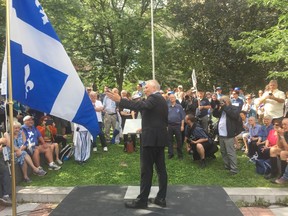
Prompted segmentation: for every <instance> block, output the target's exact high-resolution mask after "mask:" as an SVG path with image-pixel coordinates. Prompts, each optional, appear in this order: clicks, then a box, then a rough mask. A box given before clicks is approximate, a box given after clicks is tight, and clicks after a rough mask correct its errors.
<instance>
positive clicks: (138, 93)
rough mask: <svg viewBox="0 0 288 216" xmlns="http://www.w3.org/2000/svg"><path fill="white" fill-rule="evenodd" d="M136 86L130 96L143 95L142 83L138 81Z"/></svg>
mask: <svg viewBox="0 0 288 216" xmlns="http://www.w3.org/2000/svg"><path fill="white" fill-rule="evenodd" d="M136 88H137V90H136V91H134V92H133V93H132V97H133V96H134V95H139V96H140V97H141V98H142V97H144V94H143V90H142V84H140V83H138V84H137V87H136Z"/></svg>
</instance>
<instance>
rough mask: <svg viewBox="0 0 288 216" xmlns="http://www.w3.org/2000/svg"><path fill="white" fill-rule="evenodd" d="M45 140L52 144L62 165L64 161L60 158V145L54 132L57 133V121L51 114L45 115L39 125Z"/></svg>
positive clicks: (38, 127)
mask: <svg viewBox="0 0 288 216" xmlns="http://www.w3.org/2000/svg"><path fill="white" fill-rule="evenodd" d="M37 129H38V130H39V131H40V133H41V135H42V137H43V139H44V141H45V142H46V143H47V144H49V145H50V146H51V149H52V152H53V153H55V157H56V162H57V163H58V164H59V165H61V164H62V161H61V160H60V159H59V145H58V143H56V142H55V141H54V136H53V135H54V134H57V128H56V127H55V123H54V122H53V120H52V119H51V118H50V117H49V116H43V117H42V118H41V119H40V125H38V126H37Z"/></svg>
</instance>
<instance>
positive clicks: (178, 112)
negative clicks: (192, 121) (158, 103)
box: [168, 104, 185, 124]
mask: <svg viewBox="0 0 288 216" xmlns="http://www.w3.org/2000/svg"><path fill="white" fill-rule="evenodd" d="M184 118H185V113H184V110H183V107H182V106H181V105H179V104H175V105H174V106H172V105H171V104H170V105H169V106H168V124H171V123H172V124H181V122H182V121H183V120H184Z"/></svg>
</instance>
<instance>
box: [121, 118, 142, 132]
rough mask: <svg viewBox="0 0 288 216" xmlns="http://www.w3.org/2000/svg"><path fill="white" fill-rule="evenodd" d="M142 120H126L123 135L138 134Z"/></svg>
mask: <svg viewBox="0 0 288 216" xmlns="http://www.w3.org/2000/svg"><path fill="white" fill-rule="evenodd" d="M141 122H142V119H126V121H125V125H124V130H123V134H136V133H137V131H138V130H139V129H141V128H142V127H141Z"/></svg>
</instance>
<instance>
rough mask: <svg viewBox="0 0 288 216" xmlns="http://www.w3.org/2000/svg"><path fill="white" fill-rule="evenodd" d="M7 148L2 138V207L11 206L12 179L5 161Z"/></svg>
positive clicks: (0, 155) (0, 171)
mask: <svg viewBox="0 0 288 216" xmlns="http://www.w3.org/2000/svg"><path fill="white" fill-rule="evenodd" d="M4 148H5V140H4V138H0V187H1V189H2V190H1V191H2V194H0V205H4V206H11V205H12V201H11V198H10V197H11V194H12V188H11V178H10V173H9V168H8V166H7V164H6V161H5V159H4V155H3V150H4Z"/></svg>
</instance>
